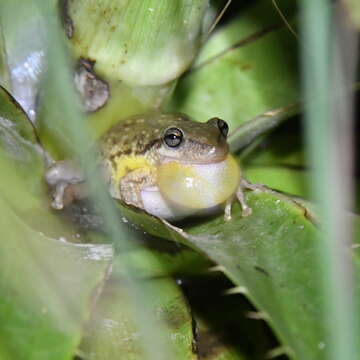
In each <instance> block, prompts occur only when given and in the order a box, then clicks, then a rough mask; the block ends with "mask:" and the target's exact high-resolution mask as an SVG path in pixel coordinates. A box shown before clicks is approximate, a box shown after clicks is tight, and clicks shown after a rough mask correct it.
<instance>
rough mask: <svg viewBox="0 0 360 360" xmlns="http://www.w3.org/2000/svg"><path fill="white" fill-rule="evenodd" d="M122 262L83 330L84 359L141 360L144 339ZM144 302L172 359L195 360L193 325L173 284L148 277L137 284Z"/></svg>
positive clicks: (117, 264) (178, 291)
mask: <svg viewBox="0 0 360 360" xmlns="http://www.w3.org/2000/svg"><path fill="white" fill-rule="evenodd" d="M122 263H123V261H122V260H121V258H118V259H116V260H115V263H114V265H113V275H112V276H111V277H110V279H109V281H108V282H107V283H106V285H105V288H104V290H103V292H102V295H101V297H100V298H99V300H98V302H97V303H96V306H95V308H94V312H93V316H92V318H91V319H90V321H89V322H88V323H87V325H86V326H85V333H84V338H83V341H82V343H81V346H80V352H81V354H82V356H83V357H84V359H89V360H115V359H119V360H120V359H129V360H135V359H139V360H140V359H144V353H143V349H142V347H143V339H142V336H141V332H139V326H138V323H137V322H136V321H134V320H137V321H142V320H141V319H140V318H138V317H136V316H135V318H134V313H136V308H134V304H132V303H131V299H130V298H129V296H128V295H129V289H128V283H127V281H126V278H124V277H123V276H122V275H120V274H121V273H123V269H121V268H122V267H123V265H122ZM140 282H141V283H140V284H139V285H141V287H142V288H143V292H144V293H146V301H144V302H142V306H143V307H144V311H146V312H149V313H154V314H155V316H156V318H157V319H158V321H159V324H154V326H160V325H162V326H163V328H164V331H163V332H162V333H161V336H163V337H164V339H158V340H160V341H162V340H164V341H165V342H168V341H170V342H171V343H172V344H173V349H174V352H173V353H172V359H184V360H191V359H194V360H195V359H197V356H196V354H195V353H194V351H193V342H194V341H195V340H194V334H193V325H192V317H191V314H190V311H189V309H188V305H187V302H186V300H185V298H184V296H183V295H182V293H181V291H180V289H179V287H178V286H177V285H176V284H175V281H174V280H173V279H171V278H168V277H157V278H156V277H155V278H154V277H153V278H150V277H147V278H146V279H144V280H140Z"/></svg>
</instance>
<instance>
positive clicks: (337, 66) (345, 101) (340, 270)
mask: <svg viewBox="0 0 360 360" xmlns="http://www.w3.org/2000/svg"><path fill="white" fill-rule="evenodd" d="M331 3H332V2H331V1H330V0H317V1H314V0H304V1H303V2H302V10H303V12H302V25H303V27H302V35H303V40H304V51H303V57H302V60H303V84H304V98H305V124H306V139H307V147H308V158H309V162H310V164H311V167H312V168H313V169H314V171H313V172H312V181H311V186H312V193H313V198H314V200H316V201H317V203H318V204H319V211H320V216H321V219H322V224H323V229H322V231H321V233H320V235H319V239H318V240H319V256H318V258H319V268H320V276H319V281H320V286H321V288H322V291H323V297H322V298H323V307H322V309H319V310H320V311H321V313H322V315H323V326H324V329H325V339H324V341H323V342H322V344H321V345H322V347H323V348H324V351H325V352H326V359H334V360H339V359H346V360H352V359H354V360H355V359H356V358H358V354H359V351H358V349H359V346H357V344H356V342H357V341H356V340H357V339H358V331H357V330H358V329H357V326H356V319H358V316H357V311H356V306H355V300H354V286H353V285H354V284H353V274H352V267H351V254H350V250H349V248H350V243H351V237H352V226H351V225H352V224H351V223H350V221H351V220H350V217H349V216H348V215H347V214H346V211H345V210H349V209H351V207H352V204H351V199H352V196H353V183H352V178H351V172H352V142H353V139H352V130H351V129H352V114H351V111H350V109H351V96H350V94H351V90H352V86H351V80H352V79H353V77H352V75H353V72H354V64H353V63H345V62H344V60H345V56H347V58H348V59H349V58H353V56H352V55H353V54H354V53H355V50H354V46H353V45H354V40H353V38H352V37H351V33H350V31H349V30H348V29H345V28H344V26H343V24H344V19H341V16H339V11H338V10H337V8H336V6H335V7H334V6H332V5H331ZM344 35H345V38H344ZM344 46H346V47H347V49H344ZM349 54H350V55H349ZM319 346H320V344H319Z"/></svg>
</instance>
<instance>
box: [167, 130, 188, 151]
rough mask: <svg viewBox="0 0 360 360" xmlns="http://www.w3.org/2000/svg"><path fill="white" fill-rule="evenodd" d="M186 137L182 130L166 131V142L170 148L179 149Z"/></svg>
mask: <svg viewBox="0 0 360 360" xmlns="http://www.w3.org/2000/svg"><path fill="white" fill-rule="evenodd" d="M183 137H184V135H183V133H182V131H181V130H180V129H177V128H170V129H167V130H166V131H165V135H164V141H165V144H166V145H167V146H169V147H177V146H179V145H180V144H181V142H182V139H183Z"/></svg>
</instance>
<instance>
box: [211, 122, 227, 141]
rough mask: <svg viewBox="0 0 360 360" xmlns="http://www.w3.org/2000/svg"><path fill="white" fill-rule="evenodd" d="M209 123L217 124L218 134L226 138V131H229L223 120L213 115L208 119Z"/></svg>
mask: <svg viewBox="0 0 360 360" xmlns="http://www.w3.org/2000/svg"><path fill="white" fill-rule="evenodd" d="M208 123H209V124H212V125H214V126H217V128H218V129H219V131H220V134H221V135H222V136H223V137H224V138H225V139H226V138H227V135H228V132H229V126H228V124H227V123H226V122H225V121H224V120H221V119H219V118H217V117H214V118H211V119H210V120H209V121H208Z"/></svg>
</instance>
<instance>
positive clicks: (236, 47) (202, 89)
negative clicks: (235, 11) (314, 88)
mask: <svg viewBox="0 0 360 360" xmlns="http://www.w3.org/2000/svg"><path fill="white" fill-rule="evenodd" d="M292 7H294V5H291V6H289V5H288V6H287V8H290V10H291V8H292ZM290 15H291V12H290ZM260 19H261V20H260ZM202 53H204V55H201V54H202ZM202 53H201V54H200V59H199V60H198V61H197V63H195V65H194V66H193V68H191V69H190V70H189V71H188V72H187V73H186V74H185V75H184V76H183V77H182V79H181V81H180V82H179V84H178V87H177V89H176V91H175V94H174V97H173V99H172V102H171V104H170V105H169V109H174V110H177V111H182V112H184V113H187V114H190V115H191V116H193V117H194V118H196V119H198V120H201V121H205V120H207V119H209V118H211V117H214V116H218V117H220V118H222V119H224V120H226V121H227V122H228V123H229V125H230V128H231V130H235V129H236V128H237V126H238V125H240V124H242V123H244V122H245V121H247V120H250V119H252V118H255V117H257V116H259V115H261V114H263V113H266V112H268V111H270V110H272V109H281V108H287V107H288V106H290V105H294V104H296V103H298V101H299V90H298V83H299V80H298V75H297V41H296V39H295V38H294V36H293V35H292V34H291V33H290V32H289V30H288V29H287V28H286V27H285V26H284V24H283V22H282V20H281V19H280V17H279V16H278V14H277V13H276V10H275V9H274V7H273V5H272V4H271V2H269V1H260V2H259V3H258V4H257V5H256V6H253V7H250V8H249V9H248V10H245V11H243V12H242V13H241V14H240V16H239V17H238V18H236V19H234V20H232V21H231V22H230V23H229V24H228V25H225V26H224V27H223V28H220V29H219V30H218V32H217V33H215V34H214V36H213V37H212V38H211V39H210V40H209V42H208V43H207V44H206V46H205V48H204V50H202ZM283 118H284V117H280V119H279V121H282V120H283ZM269 120H271V116H269Z"/></svg>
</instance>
